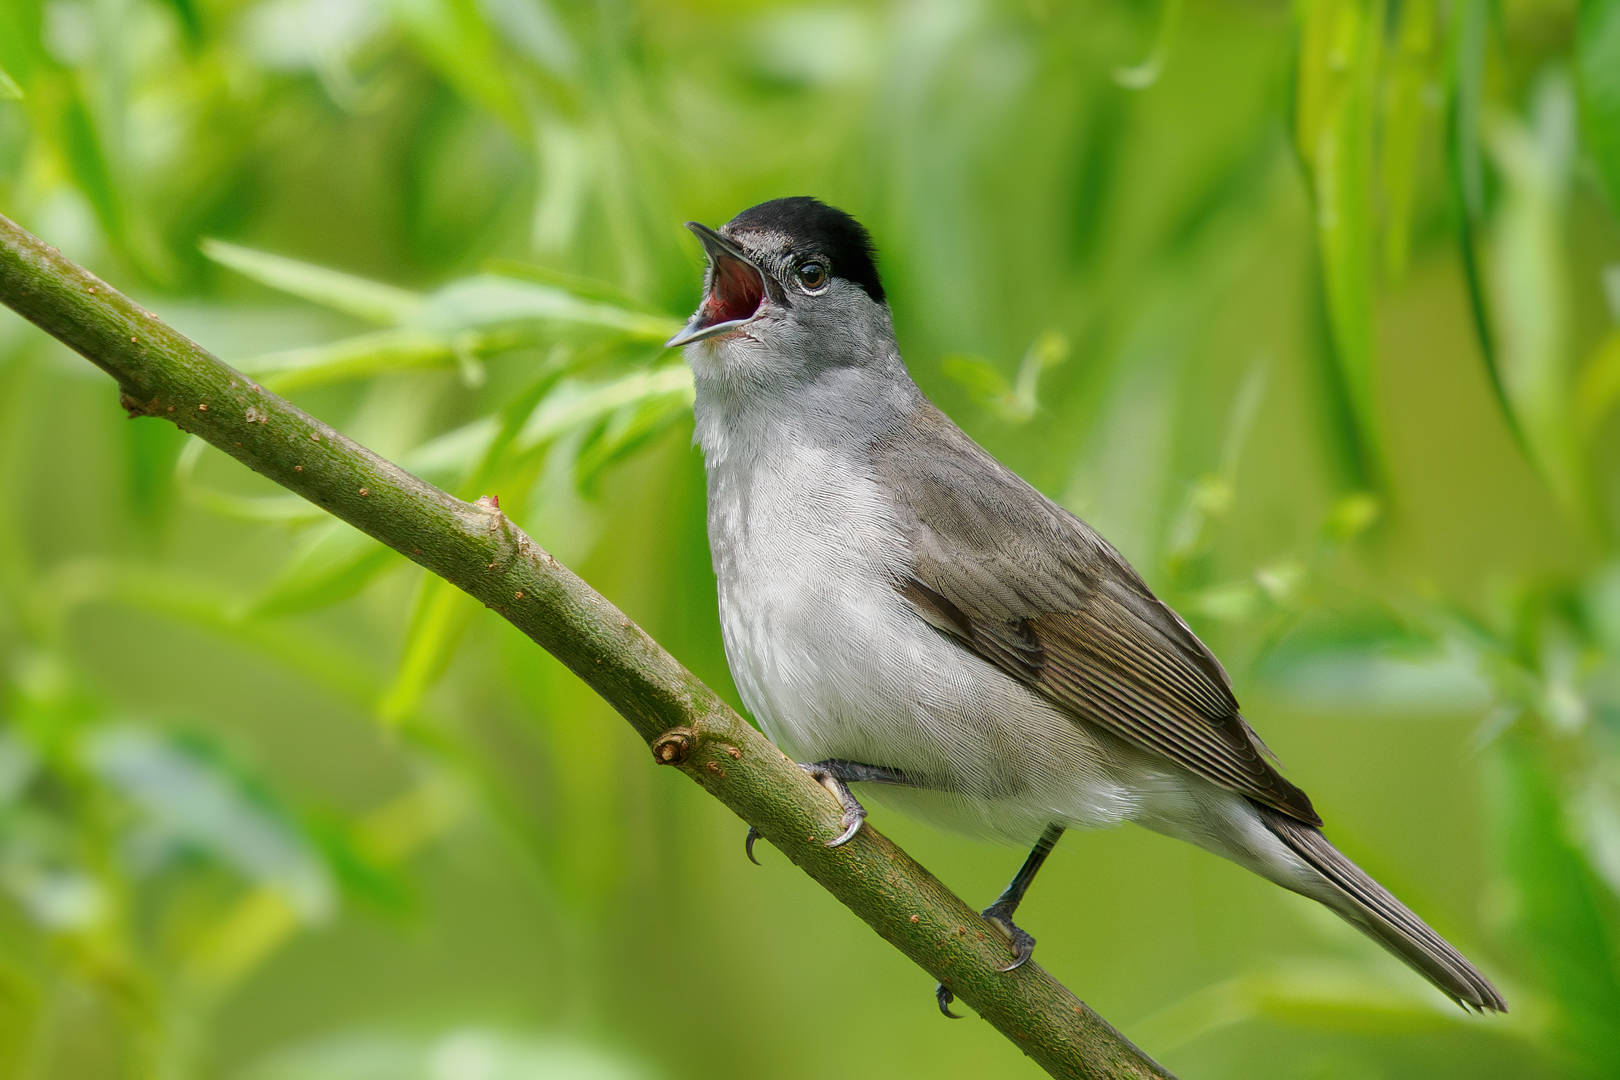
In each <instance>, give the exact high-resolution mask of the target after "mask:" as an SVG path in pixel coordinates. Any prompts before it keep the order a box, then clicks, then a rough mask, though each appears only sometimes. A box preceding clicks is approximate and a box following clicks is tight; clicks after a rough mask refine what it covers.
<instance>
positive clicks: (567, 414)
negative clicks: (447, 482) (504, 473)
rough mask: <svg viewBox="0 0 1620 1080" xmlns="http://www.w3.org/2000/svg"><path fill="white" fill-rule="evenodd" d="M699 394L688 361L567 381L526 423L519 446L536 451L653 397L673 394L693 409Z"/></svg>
mask: <svg viewBox="0 0 1620 1080" xmlns="http://www.w3.org/2000/svg"><path fill="white" fill-rule="evenodd" d="M695 393H696V392H695V390H694V389H693V386H692V369H691V368H689V367H687V366H686V365H685V364H669V365H666V366H664V367H660V368H652V369H650V370H646V371H638V372H635V373H634V374H631V375H626V376H624V377H623V378H621V379H616V380H614V381H613V382H610V383H604V384H595V385H592V384H587V383H578V382H572V381H568V382H564V383H562V384H561V385H560V386H558V387H557V389H556V390H554V391H552V393H551V394H550V395H548V396H547V398H546V400H545V401H544V402H543V403H542V404H541V406H540V408H538V409H536V410H535V411H534V414H533V415H532V416H530V417H529V420H528V423H526V424H524V425H523V430H522V431H521V432H520V433H519V434H518V437H517V445H518V447H519V448H520V449H523V450H532V449H534V448H536V447H538V446H540V445H542V444H544V443H547V442H549V441H551V440H552V439H555V438H556V437H557V436H559V435H561V434H563V433H564V432H567V431H572V430H574V429H575V428H579V427H584V426H585V425H587V424H594V423H596V422H598V421H599V420H601V419H602V418H603V417H605V416H607V415H608V414H610V413H612V412H615V411H617V410H619V409H622V408H624V407H625V406H628V405H636V404H639V403H641V402H644V401H648V400H650V399H653V398H660V397H669V398H671V399H673V400H675V401H678V402H680V403H681V404H682V405H684V406H685V407H687V408H690V407H691V404H692V401H693V399H694V397H695Z"/></svg>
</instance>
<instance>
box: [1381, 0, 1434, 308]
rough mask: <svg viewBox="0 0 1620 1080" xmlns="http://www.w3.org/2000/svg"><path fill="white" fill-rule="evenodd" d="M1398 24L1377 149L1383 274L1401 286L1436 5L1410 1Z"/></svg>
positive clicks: (1425, 120) (1425, 122) (1429, 84)
mask: <svg viewBox="0 0 1620 1080" xmlns="http://www.w3.org/2000/svg"><path fill="white" fill-rule="evenodd" d="M1399 19H1400V22H1399V25H1398V26H1397V28H1396V31H1395V43H1394V48H1393V49H1392V50H1391V52H1390V54H1389V56H1388V71H1387V73H1386V75H1385V78H1384V87H1383V95H1382V106H1383V108H1382V125H1381V126H1382V138H1381V140H1380V142H1381V145H1380V147H1379V175H1380V179H1381V187H1382V193H1383V203H1384V214H1385V217H1384V221H1383V237H1384V269H1385V272H1386V273H1387V274H1388V275H1389V276H1390V277H1391V278H1392V279H1397V280H1398V279H1400V278H1401V277H1403V276H1404V275H1405V273H1406V266H1407V261H1408V258H1409V252H1410V248H1411V236H1412V213H1413V206H1414V198H1415V189H1416V186H1417V178H1418V165H1419V160H1420V151H1421V150H1422V146H1423V136H1424V134H1425V132H1426V130H1427V129H1428V127H1429V119H1430V115H1429V114H1430V112H1431V109H1430V106H1429V105H1428V104H1427V101H1426V98H1427V96H1428V95H1429V93H1430V92H1431V91H1432V90H1433V88H1434V87H1433V84H1434V79H1435V74H1436V73H1435V70H1434V69H1435V62H1436V59H1437V56H1438V50H1437V48H1436V45H1437V39H1438V34H1437V30H1438V27H1437V22H1438V18H1437V12H1436V10H1435V0H1406V2H1405V3H1402V4H1401V5H1400V14H1399Z"/></svg>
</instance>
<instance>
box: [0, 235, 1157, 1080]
mask: <svg viewBox="0 0 1620 1080" xmlns="http://www.w3.org/2000/svg"><path fill="white" fill-rule="evenodd" d="M0 302H4V303H5V304H7V305H8V306H10V307H11V308H13V309H15V310H16V311H17V312H18V313H20V314H21V315H22V316H23V317H25V318H27V319H29V320H30V321H32V322H33V323H35V324H36V325H38V326H39V327H41V328H42V329H44V330H45V331H46V332H47V333H49V334H51V335H53V336H54V337H56V338H58V339H59V340H61V341H62V342H63V343H65V344H66V345H68V346H69V347H70V348H72V349H74V350H75V351H76V352H78V353H80V354H81V355H83V356H84V357H85V358H86V359H88V360H90V361H91V362H92V363H94V364H95V365H97V366H98V367H100V368H101V369H102V370H104V371H106V372H107V373H108V374H109V375H111V376H112V377H113V378H114V379H116V380H117V382H118V385H119V388H120V389H121V390H122V394H121V395H120V398H119V400H120V402H121V403H122V404H123V406H124V408H125V409H127V410H128V411H129V414H130V416H131V417H158V418H160V419H165V420H170V421H172V422H173V423H174V424H175V425H176V426H178V427H179V428H180V429H181V430H183V431H187V432H190V433H192V434H194V435H196V436H198V437H199V438H202V439H205V440H206V441H208V442H209V443H212V444H213V445H214V446H217V447H218V448H219V449H221V450H223V451H225V453H227V454H230V455H231V456H232V457H234V458H236V459H237V460H238V461H240V462H242V463H243V464H244V465H246V466H248V468H250V469H253V470H254V471H255V472H258V473H262V474H263V475H265V476H267V477H269V478H270V479H271V480H274V481H275V482H276V483H278V484H280V485H282V486H283V487H286V488H287V489H289V490H291V491H294V492H296V493H298V494H299V495H301V496H303V497H304V498H306V499H308V500H309V501H310V502H312V503H314V504H315V505H317V506H319V507H321V508H323V509H324V510H326V511H328V512H329V513H331V514H333V515H335V516H337V517H339V518H342V519H343V520H344V521H347V522H348V523H349V524H351V525H353V526H354V527H355V528H357V529H360V530H361V531H363V532H365V533H367V534H369V535H371V536H373V537H375V538H376V539H378V540H380V541H382V542H383V543H385V544H387V545H388V546H389V547H391V548H393V549H394V550H396V551H398V552H399V553H400V554H402V555H404V556H406V557H407V558H409V559H411V560H412V561H414V562H416V563H419V564H421V565H422V566H424V567H426V568H427V569H428V570H430V571H432V572H433V573H435V574H437V575H439V576H440V577H442V578H444V579H445V580H446V581H449V582H450V583H452V584H453V585H455V586H456V587H457V588H460V589H462V590H464V591H465V592H467V593H468V594H470V595H472V596H473V597H475V598H477V599H478V600H481V601H482V602H483V603H484V605H485V606H487V607H490V608H492V609H494V610H495V611H497V612H499V613H500V615H501V616H502V617H503V618H505V619H506V620H507V621H509V622H510V623H512V625H513V626H516V627H517V628H518V629H519V630H521V631H523V632H524V633H525V634H527V635H528V636H529V637H530V638H531V639H533V640H534V642H535V643H536V644H538V645H539V646H540V647H541V648H543V649H545V650H546V651H548V652H550V653H551V654H552V655H553V656H555V657H557V659H559V660H561V661H562V662H563V663H564V664H566V665H568V667H569V668H570V669H571V670H572V671H573V672H574V673H575V674H577V675H578V676H579V677H580V678H582V679H584V680H585V682H586V683H588V684H589V685H590V686H591V688H592V689H594V690H595V691H596V692H597V693H599V694H601V695H602V697H603V698H605V699H606V700H607V702H608V703H609V704H611V705H612V706H613V707H614V708H615V709H617V710H618V711H619V713H620V714H621V715H623V716H624V718H625V719H626V720H628V721H629V722H630V725H631V726H632V727H634V728H635V729H636V732H637V733H638V734H639V735H641V737H642V738H644V739H645V740H647V742H648V744H649V745H650V747H651V748H652V754H653V760H654V761H656V762H658V763H659V764H662V765H668V766H670V767H673V768H678V769H680V770H681V771H682V772H684V773H685V774H686V775H687V776H689V777H691V778H692V779H693V780H695V781H696V782H697V783H698V784H699V785H700V786H702V787H703V788H704V789H705V790H706V791H708V792H709V794H711V795H713V796H714V797H715V798H717V799H719V800H720V801H721V802H723V803H725V804H726V805H727V806H728V807H730V808H731V809H732V810H733V811H734V812H735V813H736V814H737V816H738V817H740V818H742V819H743V820H744V821H746V822H751V823H752V824H754V825H755V826H757V827H758V828H759V830H760V832H761V833H763V834H764V835H765V838H766V839H768V840H770V842H771V843H772V844H773V845H775V846H776V847H777V849H779V850H780V851H781V852H782V853H783V854H785V855H787V856H788V858H790V859H792V860H793V862H794V863H795V864H797V865H798V866H799V867H800V868H801V869H802V870H804V872H805V873H807V874H809V875H810V876H811V877H812V878H814V879H815V880H816V881H817V882H819V883H820V884H821V885H822V886H823V887H824V888H826V889H827V891H828V892H830V893H832V894H833V895H834V896H836V897H837V898H838V899H839V900H840V901H841V902H842V903H843V904H844V905H846V906H847V907H848V908H849V909H850V910H851V911H853V912H855V914H857V915H859V916H860V917H861V918H862V919H864V920H865V921H866V922H867V924H868V925H870V926H871V927H872V929H873V930H876V931H877V933H878V934H879V936H881V937H882V938H883V939H884V940H885V941H888V942H889V943H890V944H891V945H893V946H894V947H895V948H897V949H899V950H900V951H901V952H903V953H905V955H906V956H908V957H910V958H911V959H912V960H913V961H915V962H916V963H917V965H918V966H920V967H921V968H923V970H925V971H927V972H928V973H929V974H930V975H931V976H933V977H934V978H936V979H939V980H940V981H941V982H943V983H944V984H945V985H946V986H947V987H949V988H950V989H951V991H952V992H953V993H955V994H956V996H957V997H958V998H959V999H961V1000H962V1001H964V1002H966V1003H967V1004H968V1005H970V1006H972V1007H973V1008H974V1009H975V1010H976V1011H977V1012H978V1013H979V1015H981V1016H982V1017H984V1018H985V1019H986V1020H988V1021H990V1022H991V1023H992V1024H994V1025H995V1026H996V1027H997V1028H998V1029H999V1030H1000V1031H1001V1032H1002V1033H1003V1034H1004V1035H1006V1036H1007V1037H1008V1038H1009V1039H1011V1040H1012V1041H1013V1042H1014V1043H1016V1044H1017V1045H1018V1047H1019V1048H1020V1049H1021V1050H1023V1051H1024V1053H1026V1054H1028V1055H1029V1056H1030V1057H1031V1058H1033V1059H1034V1060H1035V1061H1036V1062H1037V1063H1038V1064H1040V1065H1041V1067H1042V1068H1044V1069H1046V1071H1047V1072H1049V1073H1051V1074H1052V1075H1053V1076H1060V1077H1076V1078H1085V1080H1103V1078H1110V1080H1111V1078H1122V1077H1130V1078H1147V1077H1155V1078H1161V1080H1168V1078H1169V1074H1168V1073H1166V1072H1165V1071H1164V1070H1163V1069H1162V1068H1160V1067H1159V1066H1158V1065H1156V1064H1155V1063H1154V1062H1153V1061H1151V1060H1150V1059H1149V1058H1148V1057H1146V1055H1144V1054H1142V1052H1141V1051H1139V1050H1137V1049H1136V1047H1134V1046H1132V1045H1131V1044H1130V1043H1129V1042H1128V1041H1127V1040H1126V1039H1125V1038H1124V1037H1123V1036H1121V1035H1120V1034H1119V1033H1118V1032H1116V1031H1115V1030H1114V1029H1113V1028H1112V1027H1110V1026H1109V1025H1108V1023H1107V1022H1106V1021H1104V1020H1103V1019H1102V1018H1101V1017H1099V1016H1098V1015H1097V1014H1096V1013H1094V1012H1092V1011H1091V1009H1089V1008H1088V1007H1086V1005H1085V1004H1084V1003H1083V1002H1081V1001H1080V1000H1079V999H1078V998H1076V997H1075V996H1074V995H1073V994H1071V993H1069V991H1068V990H1067V989H1065V988H1064V987H1063V986H1062V985H1061V984H1060V983H1058V982H1057V980H1055V979H1053V978H1052V976H1051V975H1049V974H1047V973H1046V972H1045V971H1043V970H1042V969H1041V968H1040V967H1039V966H1038V965H1036V964H1034V963H1030V964H1026V965H1024V966H1023V967H1022V968H1020V969H1018V970H1017V971H1013V972H1002V971H1000V970H998V969H999V968H1000V967H1001V965H1003V964H1005V963H1006V962H1007V961H1008V959H1009V957H1010V955H1011V954H1010V952H1009V949H1008V947H1007V943H1006V940H1005V938H1003V937H1002V936H1001V934H1000V932H999V931H997V930H996V929H995V928H993V927H992V926H991V925H990V924H988V923H986V922H985V921H984V920H983V919H981V918H980V917H979V915H978V914H977V913H976V912H974V911H973V910H972V909H971V908H969V907H968V906H967V905H966V904H964V903H963V902H962V901H961V900H960V899H958V898H957V897H956V896H955V895H954V894H952V893H951V891H950V890H949V889H947V888H946V887H945V886H944V885H943V884H941V883H940V882H939V880H938V879H936V878H935V877H934V876H933V875H932V874H930V873H929V872H928V871H927V870H925V869H923V868H922V867H921V866H919V865H918V864H917V863H916V862H914V861H913V860H912V859H911V858H910V857H909V856H907V855H906V853H905V852H903V851H901V850H900V849H899V848H897V847H895V845H894V844H893V843H891V842H890V841H889V840H888V839H886V838H885V837H884V836H882V835H881V834H880V833H878V832H877V830H875V829H873V828H871V827H870V826H867V827H865V828H863V829H862V830H861V831H860V833H859V834H858V835H857V836H856V837H855V839H854V840H852V841H851V842H850V843H849V844H847V845H845V846H843V847H839V848H828V847H826V846H825V841H826V840H828V839H829V838H831V837H833V836H835V835H837V833H838V816H839V810H838V805H837V803H836V802H835V801H834V799H833V798H832V796H830V795H829V794H828V793H827V792H826V791H824V790H823V789H822V788H821V787H819V786H818V785H817V784H816V783H814V782H813V781H812V780H811V779H810V778H809V777H808V776H807V775H805V773H804V772H803V771H802V770H800V769H799V768H798V767H796V766H795V765H794V764H793V763H792V762H791V761H789V760H788V759H787V757H786V756H784V755H783V754H782V753H781V752H780V751H779V750H777V749H776V747H774V746H772V745H771V744H770V743H769V742H768V741H766V739H765V738H764V737H763V736H762V735H760V734H759V733H758V732H757V731H755V730H754V729H753V728H752V727H750V726H749V725H748V724H747V722H745V721H744V720H743V719H742V718H741V717H740V716H738V715H737V714H736V713H735V712H733V711H732V710H731V709H730V708H728V707H727V706H726V704H725V703H724V702H722V701H721V700H720V699H719V698H718V697H717V696H716V695H715V694H714V692H713V691H712V690H710V689H709V688H708V687H707V686H705V685H703V683H701V682H700V681H698V679H697V678H696V677H695V676H693V675H692V673H691V672H689V671H687V670H686V669H685V668H683V667H682V666H681V665H680V664H679V663H678V662H677V661H676V660H675V659H674V657H672V656H670V655H669V653H667V652H665V651H664V650H663V649H662V648H660V647H659V645H658V643H657V642H655V641H653V640H652V638H650V637H648V636H647V634H646V633H644V632H643V631H642V630H641V628H640V627H638V626H636V625H635V624H634V623H632V622H631V621H630V620H629V619H628V618H626V617H625V616H624V614H623V613H621V612H620V611H619V610H618V609H617V608H615V607H614V606H613V605H612V604H610V603H608V601H607V600H606V599H604V598H603V597H602V596H601V595H600V594H598V593H597V592H596V591H595V590H594V589H592V588H591V587H590V586H589V585H587V584H586V583H585V582H584V581H582V580H580V579H579V578H578V577H577V576H575V575H574V574H573V573H572V572H571V571H569V570H568V568H567V567H565V566H562V565H561V564H560V563H558V562H557V560H555V559H554V558H552V557H551V556H550V555H549V554H547V553H546V552H545V551H544V550H542V549H541V548H540V546H539V545H538V544H536V543H535V542H534V541H533V540H531V539H529V537H528V536H526V535H524V533H523V531H522V530H521V529H519V528H518V527H517V526H516V525H515V524H513V522H512V521H511V520H510V519H509V518H507V517H506V516H505V515H504V514H503V513H501V511H500V509H499V507H498V505H497V504H496V502H495V500H493V499H479V500H478V501H477V502H476V503H466V502H462V501H461V500H459V499H456V498H454V497H452V496H450V495H448V494H446V493H445V492H443V491H440V490H439V489H438V488H436V487H434V486H433V485H431V484H428V483H426V482H424V481H422V480H420V479H418V478H417V477H415V476H413V475H411V474H410V473H408V472H406V471H404V470H403V469H401V468H399V467H398V466H396V465H393V464H392V463H390V462H388V461H385V460H384V459H382V458H381V457H378V456H377V455H376V454H374V453H372V452H371V451H370V450H367V449H366V448H365V447H363V446H361V445H359V444H358V443H355V442H353V441H352V440H350V439H347V438H345V437H344V436H343V435H341V434H339V433H338V432H337V431H335V430H333V429H332V428H330V427H328V426H327V425H326V424H323V423H321V422H320V421H319V420H316V419H315V418H314V417H311V416H309V415H308V414H307V413H304V412H303V411H301V410H299V409H297V408H295V407H293V406H292V405H291V404H289V403H288V402H286V401H284V400H282V399H281V398H279V397H277V396H276V395H274V394H272V393H269V392H268V391H266V390H265V389H263V388H262V387H261V386H259V385H257V384H256V383H254V382H253V381H252V380H251V379H249V378H248V377H247V376H246V375H243V374H242V373H241V372H238V371H236V370H235V369H233V368H231V367H229V366H228V365H226V364H225V363H223V362H221V361H220V360H219V359H217V358H216V357H214V356H213V355H211V354H210V353H208V352H207V351H206V350H204V349H203V348H201V347H200V346H198V345H197V344H196V343H195V342H193V341H191V340H189V339H188V338H186V337H184V336H183V335H181V334H180V333H178V332H176V331H175V330H174V329H172V328H171V327H169V326H167V325H165V324H164V323H163V322H162V321H161V320H159V319H158V318H157V317H156V316H155V315H153V314H152V313H151V312H149V311H143V310H141V308H140V307H138V306H137V305H136V304H134V303H133V302H131V301H130V300H129V298H128V297H126V296H124V295H123V294H121V293H119V292H118V291H117V290H115V289H113V288H111V287H109V286H108V285H107V284H106V283H105V282H103V281H101V280H100V279H99V278H97V277H95V276H94V275H93V274H91V273H89V272H88V271H86V270H84V269H83V268H81V267H79V266H76V265H75V264H73V263H72V262H70V261H68V260H67V259H64V258H63V257H62V255H61V253H60V252H58V251H56V250H55V249H53V248H50V247H47V246H46V245H45V244H44V243H42V242H41V241H40V240H38V239H37V238H35V237H33V236H31V235H29V234H28V233H27V232H26V231H24V230H23V229H21V228H19V227H18V226H17V225H15V224H14V223H12V222H11V221H9V220H7V219H6V218H4V217H0ZM911 1007H915V1008H932V1004H931V1003H928V999H927V995H926V993H923V992H922V991H921V989H920V988H919V996H918V1000H917V1001H916V1002H914V1003H912V1006H911ZM942 1023H943V1021H942Z"/></svg>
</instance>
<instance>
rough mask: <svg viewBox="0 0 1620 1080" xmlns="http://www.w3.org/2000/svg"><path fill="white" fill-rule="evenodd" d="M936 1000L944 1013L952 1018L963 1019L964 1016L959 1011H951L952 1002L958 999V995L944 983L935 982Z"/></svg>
mask: <svg viewBox="0 0 1620 1080" xmlns="http://www.w3.org/2000/svg"><path fill="white" fill-rule="evenodd" d="M934 1000H935V1001H937V1002H939V1011H940V1012H942V1013H944V1014H945V1015H946V1016H948V1017H950V1018H951V1019H952V1020H960V1019H962V1017H961V1016H960V1015H958V1014H957V1013H953V1012H951V1002H953V1001H955V1000H956V995H955V994H953V993H951V992H950V991H949V990H947V989H945V984H944V983H935V984H934Z"/></svg>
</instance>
